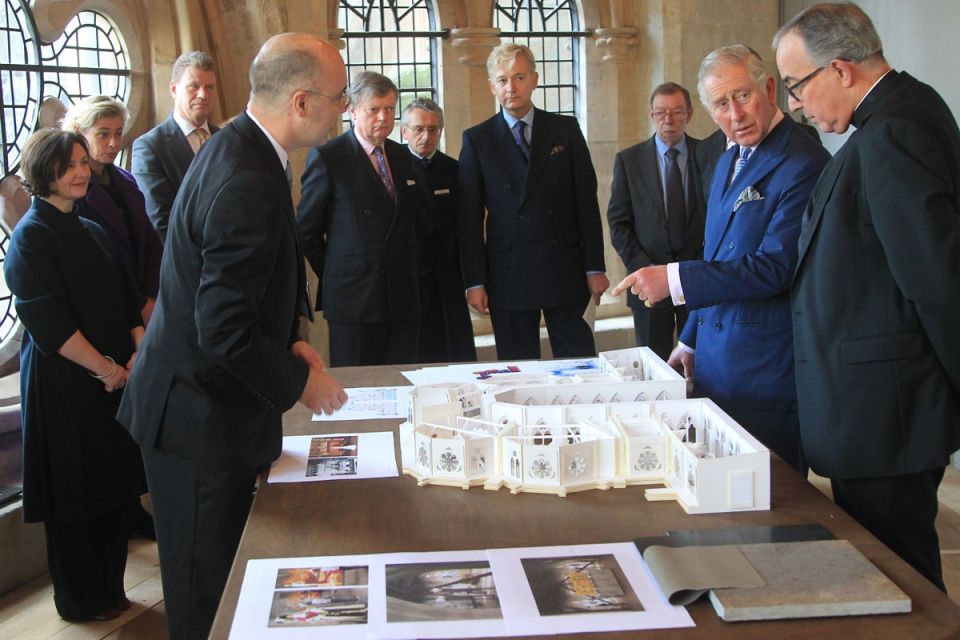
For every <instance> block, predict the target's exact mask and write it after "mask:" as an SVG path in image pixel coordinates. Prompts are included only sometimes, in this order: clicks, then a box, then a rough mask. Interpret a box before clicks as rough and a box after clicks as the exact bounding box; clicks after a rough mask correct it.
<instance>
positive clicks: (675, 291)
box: [667, 262, 692, 353]
mask: <svg viewBox="0 0 960 640" xmlns="http://www.w3.org/2000/svg"><path fill="white" fill-rule="evenodd" d="M667 284H668V285H669V286H670V297H671V298H672V299H673V304H674V305H681V304H687V300H686V298H684V297H683V286H681V284H680V263H679V262H670V263H668V264H667ZM691 353H692V352H691Z"/></svg>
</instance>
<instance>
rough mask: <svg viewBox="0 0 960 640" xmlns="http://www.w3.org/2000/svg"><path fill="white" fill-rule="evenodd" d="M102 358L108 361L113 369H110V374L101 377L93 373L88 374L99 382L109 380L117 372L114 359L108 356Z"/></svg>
mask: <svg viewBox="0 0 960 640" xmlns="http://www.w3.org/2000/svg"><path fill="white" fill-rule="evenodd" d="M103 357H104V358H106V359H107V360H109V361H110V364H111V365H113V368H111V369H110V373H105V374H103V375H102V376H98V375H97V374H95V373H94V372H92V371H91V372H90V375H91V376H92V377H94V378H96V379H97V380H101V381H104V380H109V379H110V378H112V377H113V374H115V373H116V372H117V362H116V360H114V359H113V358H111V357H110V356H103Z"/></svg>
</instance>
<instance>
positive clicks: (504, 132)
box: [493, 113, 528, 203]
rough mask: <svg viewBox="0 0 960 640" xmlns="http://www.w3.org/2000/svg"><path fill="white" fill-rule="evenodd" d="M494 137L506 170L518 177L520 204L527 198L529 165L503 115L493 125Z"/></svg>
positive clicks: (498, 115)
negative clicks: (524, 159)
mask: <svg viewBox="0 0 960 640" xmlns="http://www.w3.org/2000/svg"><path fill="white" fill-rule="evenodd" d="M493 137H494V141H495V147H496V148H497V149H499V150H500V154H499V155H500V161H501V162H502V163H503V165H504V169H505V170H506V172H507V173H508V174H510V175H511V176H515V177H516V179H517V180H516V184H517V185H518V187H519V190H520V192H521V193H520V194H519V195H520V202H521V203H522V202H523V198H524V197H525V191H526V184H527V179H526V176H527V168H528V167H527V163H525V162H524V161H523V153H522V152H521V151H520V149H518V148H517V143H516V141H514V139H513V133H511V132H510V127H508V126H507V121H506V120H504V119H503V113H498V114H497V117H496V119H495V120H494V123H493Z"/></svg>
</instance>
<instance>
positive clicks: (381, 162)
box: [373, 147, 397, 200]
mask: <svg viewBox="0 0 960 640" xmlns="http://www.w3.org/2000/svg"><path fill="white" fill-rule="evenodd" d="M373 157H374V159H375V160H376V161H377V174H378V175H379V176H380V182H382V183H383V186H384V188H385V189H386V190H387V193H389V194H390V197H391V198H392V199H394V200H396V199H397V190H396V188H394V186H393V180H392V179H391V178H390V170H389V169H387V160H386V158H384V157H383V148H382V147H374V148H373Z"/></svg>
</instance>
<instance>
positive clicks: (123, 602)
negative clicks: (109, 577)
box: [113, 596, 130, 611]
mask: <svg viewBox="0 0 960 640" xmlns="http://www.w3.org/2000/svg"><path fill="white" fill-rule="evenodd" d="M113 608H114V609H117V610H118V611H126V610H127V609H129V608H130V600H128V599H127V597H126V596H123V598H121V599H120V601H119V602H117V604H115V605H113Z"/></svg>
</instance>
